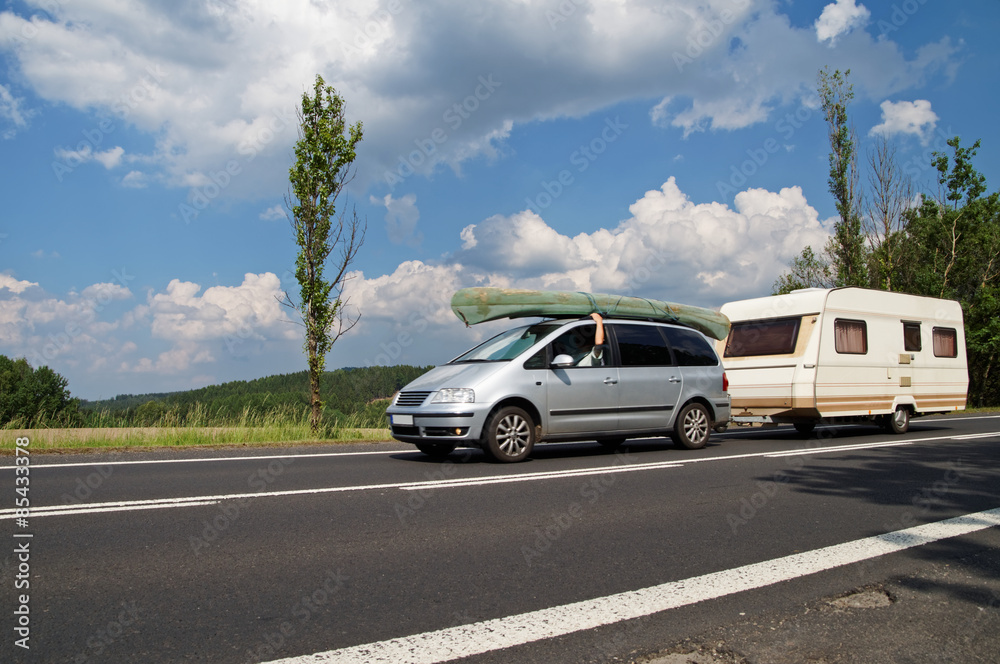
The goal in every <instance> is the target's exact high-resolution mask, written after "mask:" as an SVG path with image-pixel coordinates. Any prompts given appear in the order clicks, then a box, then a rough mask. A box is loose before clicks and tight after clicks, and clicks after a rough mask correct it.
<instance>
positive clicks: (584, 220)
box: [0, 0, 1000, 400]
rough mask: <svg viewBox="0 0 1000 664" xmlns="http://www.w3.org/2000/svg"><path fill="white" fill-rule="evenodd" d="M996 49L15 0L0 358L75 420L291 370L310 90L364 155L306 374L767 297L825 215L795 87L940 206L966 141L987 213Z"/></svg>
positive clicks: (508, 15)
mask: <svg viewBox="0 0 1000 664" xmlns="http://www.w3.org/2000/svg"><path fill="white" fill-rule="evenodd" d="M998 27H1000V3H997V2H996V0H970V1H968V2H961V3H946V2H940V1H934V0H899V1H897V2H874V0H868V1H867V2H861V1H860V0H836V1H835V2H822V1H819V2H811V1H807V0H794V1H792V0H636V1H633V2H626V1H624V0H538V1H535V0H480V1H478V2H467V1H464V0H451V1H449V0H420V1H417V0H343V1H339V2H322V1H321V0H311V1H309V0H282V1H278V0H242V1H241V0H201V1H197V0H177V1H172V2H167V1H165V0H160V1H152V0H147V1H142V0H131V1H129V0H30V1H20V0H15V1H10V0H7V1H5V2H4V3H2V5H0V150H2V158H3V171H4V176H3V178H2V179H0V200H2V207H0V354H4V355H7V356H8V357H26V358H27V359H28V361H29V362H30V363H31V364H32V366H36V367H37V366H42V365H47V366H50V367H52V368H53V369H54V370H55V371H57V372H59V373H60V374H62V375H63V376H64V377H66V378H67V380H68V383H69V389H70V392H71V393H72V395H73V396H75V397H80V398H83V399H89V400H97V399H104V398H111V397H113V396H115V395H118V394H142V393H150V392H169V391H176V390H185V389H192V388H197V387H202V386H205V385H210V384H217V383H223V382H227V381H232V380H246V379H253V378H258V377H261V376H267V375H272V374H283V373H292V372H296V371H302V370H304V369H305V368H306V361H305V356H304V353H303V349H302V342H303V328H302V327H301V325H300V324H299V323H298V322H297V321H298V318H297V314H296V313H295V311H294V310H292V309H290V308H288V307H286V306H283V305H282V304H281V303H280V300H281V298H282V296H283V294H285V293H286V292H287V293H288V294H290V295H291V296H292V297H293V298H294V297H296V296H297V292H298V285H297V283H296V281H295V278H294V274H293V270H294V265H295V256H296V252H297V246H296V244H295V241H294V236H293V234H292V231H291V228H290V225H289V221H288V210H287V207H286V204H285V200H286V196H287V194H288V191H289V182H288V169H289V167H290V166H291V165H292V163H293V145H294V142H295V140H296V139H297V126H298V120H297V118H296V110H297V107H298V105H299V103H300V100H301V98H302V94H303V93H304V92H307V91H309V90H311V88H312V85H313V82H314V80H315V77H316V75H317V74H319V75H322V76H323V78H324V79H325V81H326V82H327V83H328V84H330V85H332V86H333V87H334V88H335V89H336V90H337V92H338V93H339V94H340V95H341V96H342V97H343V99H344V102H345V108H346V114H347V118H348V120H349V121H350V122H361V123H362V125H363V131H364V140H363V141H362V142H361V144H359V147H358V150H357V159H356V161H355V164H354V166H355V169H356V170H355V173H354V178H353V180H352V181H351V183H350V185H349V187H348V189H347V190H346V192H345V194H344V195H343V196H342V197H341V198H340V199H339V200H338V211H342V212H347V213H348V214H351V213H353V212H354V211H356V212H357V214H358V216H359V218H360V219H362V220H363V221H365V222H366V223H367V234H366V236H365V239H364V244H363V246H362V248H361V250H360V252H359V253H358V255H357V257H356V259H355V261H354V262H353V264H352V265H351V273H350V279H349V280H348V281H347V283H346V287H345V297H346V298H347V300H348V304H347V307H348V310H349V311H351V312H352V313H353V314H354V315H358V314H360V319H359V321H358V323H357V325H356V326H355V327H354V328H353V329H351V330H350V331H349V332H347V333H346V334H345V335H344V336H342V337H341V338H340V339H339V340H338V341H337V343H336V344H335V345H334V347H333V349H332V350H331V352H330V354H329V356H328V357H327V367H328V368H330V369H334V368H338V367H357V366H372V365H380V364H381V365H392V364H412V365H428V364H440V363H443V362H446V361H447V360H449V359H450V358H452V357H454V356H456V355H458V354H459V353H460V352H462V351H463V350H465V349H466V348H468V347H470V346H472V345H474V344H475V343H477V342H478V341H479V340H481V339H483V338H484V337H485V336H487V335H490V334H492V333H495V332H496V331H498V324H493V325H492V326H491V325H482V326H475V327H473V328H468V329H467V328H465V327H464V326H463V325H462V324H461V323H460V322H459V321H458V319H457V318H456V317H455V316H454V314H452V313H451V311H450V308H449V302H450V299H451V295H452V293H453V292H454V291H455V290H457V289H459V288H463V287H468V286H485V285H493V286H516V287H524V288H543V289H554V290H581V291H589V292H599V293H624V294H634V295H640V296H643V297H649V298H656V299H662V300H667V301H672V302H681V303H685V304H692V305H698V306H704V307H710V308H717V307H719V306H721V305H722V304H723V303H725V302H728V301H732V300H738V299H744V298H750V297H758V296H762V295H767V294H769V293H770V292H771V288H772V285H773V284H774V282H775V280H776V279H777V278H778V277H779V276H780V275H781V273H782V271H783V270H784V269H786V267H787V265H788V264H789V262H790V261H791V260H792V259H793V258H794V257H795V256H797V255H798V254H799V252H800V251H801V250H802V249H803V248H804V247H805V246H812V247H814V248H815V249H817V250H820V249H822V247H823V245H824V244H825V243H826V239H827V237H828V236H829V234H830V231H831V229H832V227H833V224H834V223H835V221H836V218H837V217H836V209H835V206H834V200H833V198H832V196H831V195H830V193H829V191H828V185H827V179H828V170H829V166H828V161H827V158H828V153H829V143H828V138H827V128H826V123H825V121H824V118H823V114H822V110H821V108H820V104H819V98H818V95H817V92H816V88H817V74H818V72H819V71H820V70H821V69H822V68H824V67H828V68H829V69H830V71H833V70H838V69H839V70H842V71H844V70H848V69H849V70H850V76H849V80H850V82H851V83H852V84H853V86H854V94H855V96H854V99H853V100H852V101H851V103H850V106H849V111H850V117H851V122H852V123H853V125H854V127H855V129H856V132H857V136H858V141H859V146H858V147H859V153H860V154H861V159H862V162H863V161H864V158H865V157H864V155H865V154H867V150H869V149H871V147H872V145H873V143H874V141H875V140H876V139H879V138H880V137H885V138H888V139H889V140H890V142H891V144H892V145H893V146H894V147H895V149H896V155H897V159H898V161H899V163H900V164H901V167H902V170H903V171H904V173H905V174H906V175H907V176H909V177H910V178H912V180H913V182H914V184H915V186H916V188H917V190H919V191H922V192H926V193H928V194H931V195H933V194H934V193H936V192H937V182H936V177H935V176H936V171H935V170H934V169H933V167H932V166H931V159H932V154H933V153H934V152H935V151H948V150H949V148H948V147H947V145H946V143H945V141H946V140H947V139H949V138H951V137H953V136H959V137H961V140H962V144H963V145H971V144H972V143H973V142H974V141H976V140H977V139H981V140H982V147H981V148H980V150H979V154H978V155H977V157H976V159H975V160H974V161H973V164H974V166H976V168H978V169H979V171H980V172H981V173H983V174H984V175H985V176H986V179H987V184H988V187H989V190H990V191H995V190H996V188H997V185H996V183H997V181H998V179H1000V145H998V144H997V138H998V136H997V131H996V123H997V120H996V114H995V109H996V107H997V102H998V94H1000V93H998V92H997V86H996V80H997V75H996V72H997V71H1000V44H998V40H997V39H996V30H997V28H998ZM499 327H503V326H502V325H500V326H499Z"/></svg>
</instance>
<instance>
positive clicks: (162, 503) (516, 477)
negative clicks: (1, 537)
mask: <svg viewBox="0 0 1000 664" xmlns="http://www.w3.org/2000/svg"><path fill="white" fill-rule="evenodd" d="M998 433H1000V432H993V433H984V434H972V435H973V436H974V437H978V438H982V437H988V436H994V435H998ZM968 437H969V436H968V435H959V436H936V437H933V438H914V439H911V440H903V441H894V442H876V443H859V444H857V445H838V446H834V447H810V448H807V449H799V450H791V451H788V452H754V453H751V454H733V455H727V456H719V457H702V458H700V459H677V460H672V461H658V462H652V463H637V464H623V463H616V464H615V465H611V466H599V467H597V468H581V469H571V470H554V471H542V472H537V473H514V474H509V475H490V476H486V477H464V478H455V479H450V480H440V479H430V480H420V481H416V482H390V483H386V484H365V485H358V486H334V487H318V488H315V489H293V490H288V491H262V492H254V493H230V494H219V495H213V496H187V497H182V498H159V499H151V500H123V501H116V502H108V503H76V504H69V505H52V506H40V507H33V508H32V509H31V516H33V517H40V516H64V515H72V514H94V513H98V512H121V511H126V510H127V509H129V508H134V509H157V508H167V507H194V506H198V505H205V504H212V503H216V502H219V501H221V500H233V499H241V498H278V497H283V496H303V495H310V494H324V493H346V492H350V491H371V490H379V489H381V490H385V489H402V490H404V491H426V490H432V489H447V488H459V487H467V486H483V485H488V484H502V483H507V482H531V481H538V480H546V479H560V478H568V477H586V476H588V475H603V474H611V473H627V472H634V471H640V470H662V469H665V468H679V467H683V466H685V465H687V464H693V463H707V462H712V461H732V460H736V459H752V458H761V457H769V458H777V457H785V456H795V455H811V454H829V453H835V452H848V451H853V450H865V449H875V448H879V447H897V446H903V445H912V444H915V443H920V442H927V441H940V440H965V439H966V438H968ZM358 454H372V453H371V452H362V453H358ZM260 458H292V457H287V456H286V457H281V456H277V457H260ZM212 460H215V459H212ZM97 465H100V464H97ZM34 468H35V466H32V470H34ZM17 513H18V510H17V509H16V508H8V509H0V520H3V519H13V518H16V517H17Z"/></svg>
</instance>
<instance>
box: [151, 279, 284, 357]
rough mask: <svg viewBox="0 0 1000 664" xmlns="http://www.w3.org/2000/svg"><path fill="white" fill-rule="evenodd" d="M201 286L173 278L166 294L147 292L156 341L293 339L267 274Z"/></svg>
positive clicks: (279, 293)
mask: <svg viewBox="0 0 1000 664" xmlns="http://www.w3.org/2000/svg"><path fill="white" fill-rule="evenodd" d="M200 291H201V286H199V285H198V284H196V283H192V282H190V281H181V280H180V279H173V280H172V281H171V282H170V283H169V284H168V285H167V290H166V292H163V293H150V294H149V296H148V298H147V305H148V314H149V316H151V317H152V322H151V332H152V335H153V336H154V337H157V338H160V339H169V340H176V341H205V340H210V339H216V340H217V339H226V338H230V339H265V338H270V337H274V336H277V337H284V338H288V337H289V335H290V334H291V336H295V328H294V327H293V326H292V325H291V324H290V322H291V321H290V319H289V318H288V316H287V315H286V313H285V308H284V307H283V306H282V305H281V303H280V298H281V297H282V295H283V294H284V291H283V290H282V288H281V282H280V280H279V279H278V277H277V276H276V275H274V274H272V273H270V272H267V273H264V274H250V273H248V274H246V275H245V276H244V278H243V283H242V284H240V285H239V286H212V287H211V288H208V289H206V290H205V292H204V293H203V294H201V295H199V294H198V293H199V292H200Z"/></svg>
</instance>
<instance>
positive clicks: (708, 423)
mask: <svg viewBox="0 0 1000 664" xmlns="http://www.w3.org/2000/svg"><path fill="white" fill-rule="evenodd" d="M711 430H712V418H711V417H710V416H709V414H708V409H707V408H705V406H703V405H702V404H700V403H689V404H688V405H686V406H684V408H682V409H681V412H680V413H678V414H677V421H675V422H674V432H673V435H672V436H671V437H672V438H673V439H674V443H676V444H677V445H679V446H680V447H683V448H685V449H689V450H698V449H701V448H703V447H705V445H706V444H707V443H708V437H709V435H711Z"/></svg>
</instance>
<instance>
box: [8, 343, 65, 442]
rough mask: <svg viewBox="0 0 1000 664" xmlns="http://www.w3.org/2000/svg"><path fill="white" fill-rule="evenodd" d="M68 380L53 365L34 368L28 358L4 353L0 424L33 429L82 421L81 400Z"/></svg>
mask: <svg viewBox="0 0 1000 664" xmlns="http://www.w3.org/2000/svg"><path fill="white" fill-rule="evenodd" d="M67 384H68V383H67V381H66V379H65V378H63V377H62V376H60V375H59V374H57V373H56V372H55V371H53V370H52V369H50V368H49V367H38V368H37V369H33V368H32V367H31V365H30V364H28V361H27V360H26V359H24V358H23V357H22V358H19V359H17V360H12V359H10V358H9V357H7V356H5V355H0V426H3V427H7V426H16V427H20V428H25V429H30V428H34V427H42V426H72V425H74V424H76V423H77V422H78V421H79V417H80V413H79V400H77V399H74V398H72V397H71V396H70V393H69V390H68V389H66V386H67Z"/></svg>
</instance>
